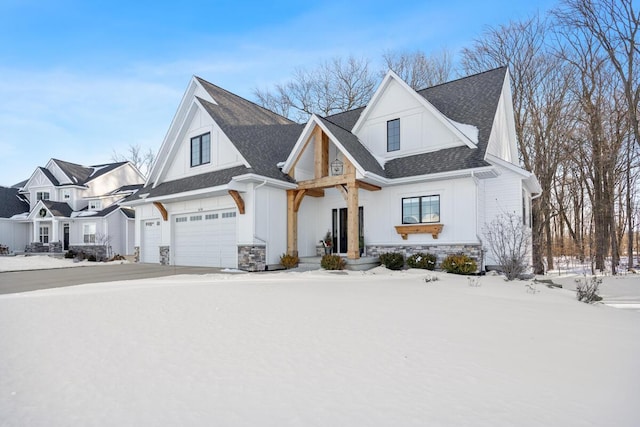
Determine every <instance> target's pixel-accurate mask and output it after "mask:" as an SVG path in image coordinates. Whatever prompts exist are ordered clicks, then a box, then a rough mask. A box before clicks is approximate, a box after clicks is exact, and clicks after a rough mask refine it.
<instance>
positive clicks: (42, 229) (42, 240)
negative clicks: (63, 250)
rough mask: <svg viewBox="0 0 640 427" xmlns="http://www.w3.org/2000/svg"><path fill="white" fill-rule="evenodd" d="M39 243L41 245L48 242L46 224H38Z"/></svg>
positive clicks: (47, 227)
mask: <svg viewBox="0 0 640 427" xmlns="http://www.w3.org/2000/svg"><path fill="white" fill-rule="evenodd" d="M40 243H42V244H43V245H48V244H49V226H47V225H41V226H40Z"/></svg>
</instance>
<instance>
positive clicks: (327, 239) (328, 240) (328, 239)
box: [320, 231, 333, 255]
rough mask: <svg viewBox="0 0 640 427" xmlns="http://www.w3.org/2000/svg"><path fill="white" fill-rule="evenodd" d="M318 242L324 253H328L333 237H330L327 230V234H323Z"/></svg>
mask: <svg viewBox="0 0 640 427" xmlns="http://www.w3.org/2000/svg"><path fill="white" fill-rule="evenodd" d="M320 243H321V244H322V246H323V247H324V254H325V255H329V254H330V253H331V249H332V245H333V238H332V237H331V232H330V231H327V234H325V235H324V238H323V239H322V240H320Z"/></svg>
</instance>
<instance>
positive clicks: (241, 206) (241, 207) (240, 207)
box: [229, 190, 244, 215]
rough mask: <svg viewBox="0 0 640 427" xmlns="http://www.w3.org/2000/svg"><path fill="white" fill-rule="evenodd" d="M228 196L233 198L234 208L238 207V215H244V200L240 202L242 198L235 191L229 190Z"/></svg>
mask: <svg viewBox="0 0 640 427" xmlns="http://www.w3.org/2000/svg"><path fill="white" fill-rule="evenodd" d="M229 195H230V196H231V197H233V200H234V201H235V202H236V206H238V212H240V215H244V200H242V196H241V195H240V193H238V192H237V191H236V190H229Z"/></svg>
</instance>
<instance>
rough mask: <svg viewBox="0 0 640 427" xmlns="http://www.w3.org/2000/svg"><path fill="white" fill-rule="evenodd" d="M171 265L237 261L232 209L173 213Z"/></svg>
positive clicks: (219, 264)
mask: <svg viewBox="0 0 640 427" xmlns="http://www.w3.org/2000/svg"><path fill="white" fill-rule="evenodd" d="M173 225H174V227H173V229H174V234H173V236H174V238H173V259H174V263H175V265H192V266H203V267H230V268H236V267H237V265H238V255H237V252H238V250H237V243H236V242H237V240H236V212H235V210H228V209H227V210H220V211H211V212H197V213H190V214H184V215H177V216H175V217H174V218H173Z"/></svg>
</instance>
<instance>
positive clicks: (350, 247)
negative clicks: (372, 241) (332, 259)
mask: <svg viewBox="0 0 640 427" xmlns="http://www.w3.org/2000/svg"><path fill="white" fill-rule="evenodd" d="M358 222H359V215H358V186H357V184H356V182H355V181H350V182H349V183H348V184H347V258H349V259H358V258H360V247H359V246H360V239H359V238H358V234H359V233H358V230H359V224H358Z"/></svg>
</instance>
